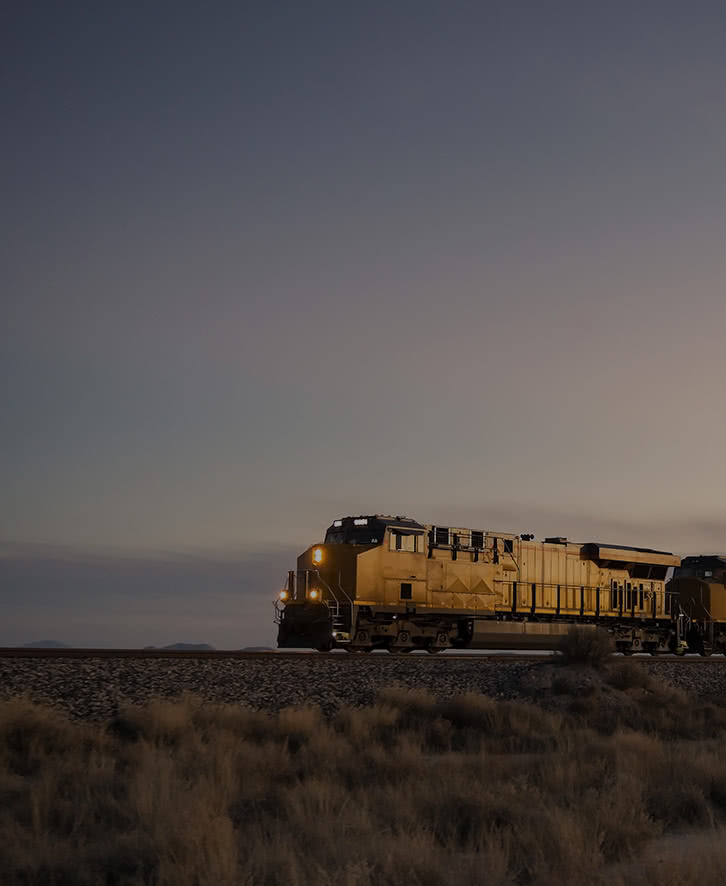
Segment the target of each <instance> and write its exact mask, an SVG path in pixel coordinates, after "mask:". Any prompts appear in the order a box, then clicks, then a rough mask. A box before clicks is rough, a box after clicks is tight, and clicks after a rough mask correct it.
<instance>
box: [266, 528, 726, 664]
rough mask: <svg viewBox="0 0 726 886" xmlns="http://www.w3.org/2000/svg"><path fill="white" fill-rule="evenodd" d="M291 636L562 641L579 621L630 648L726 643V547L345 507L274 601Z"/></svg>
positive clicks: (475, 643)
mask: <svg viewBox="0 0 726 886" xmlns="http://www.w3.org/2000/svg"><path fill="white" fill-rule="evenodd" d="M274 607H275V622H276V624H277V627H278V638H277V640H278V648H288V649H289V648H295V649H315V650H319V651H321V652H328V651H331V650H333V649H345V650H347V651H348V652H360V653H365V652H372V651H373V650H387V651H388V652H390V653H394V654H404V653H408V652H413V651H415V650H425V651H426V652H429V653H437V652H442V651H444V650H447V649H454V650H456V649H459V650H462V649H497V648H499V649H503V648H507V649H508V648H516V649H553V648H557V646H558V645H559V643H560V642H561V640H562V636H563V635H564V634H566V633H567V632H568V630H569V629H570V628H571V627H572V626H573V625H583V626H587V627H588V628H592V629H593V630H597V629H604V630H606V631H607V632H608V633H609V634H610V635H611V637H612V639H613V641H614V644H615V649H616V650H617V651H619V652H622V653H624V654H626V655H630V654H633V653H636V652H646V653H651V654H661V653H677V654H684V653H686V652H692V653H698V654H700V655H710V654H711V653H713V652H721V653H726V557H723V556H717V555H703V556H695V557H686V558H685V559H683V560H681V558H680V557H679V556H677V555H676V554H673V553H671V552H668V551H658V550H653V549H651V548H642V547H634V546H625V545H616V544H602V543H599V542H586V543H580V542H577V543H576V542H572V541H570V540H568V539H567V538H565V537H560V536H552V537H547V538H544V539H543V540H540V541H537V540H535V538H534V536H533V535H531V534H519V535H518V534H514V533H508V532H497V531H486V530H472V529H466V528H461V527H452V526H442V525H438V524H424V523H418V522H417V521H416V520H413V519H411V518H409V517H401V516H396V517H393V516H389V515H381V514H374V515H359V516H353V517H343V518H340V519H336V520H334V521H333V523H332V524H331V525H330V526H329V527H328V528H327V530H326V532H325V536H324V541H322V542H320V543H317V544H313V545H311V546H310V547H308V548H307V549H306V550H305V551H304V552H303V553H302V554H300V556H299V557H298V559H297V568H296V569H295V570H291V571H290V572H289V573H288V576H287V581H286V584H285V587H284V588H283V589H282V590H281V591H280V592H279V594H278V596H277V598H276V599H275V601H274Z"/></svg>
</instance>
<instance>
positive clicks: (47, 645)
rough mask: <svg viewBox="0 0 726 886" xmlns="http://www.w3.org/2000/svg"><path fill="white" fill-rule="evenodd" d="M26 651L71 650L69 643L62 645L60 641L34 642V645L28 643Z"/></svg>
mask: <svg viewBox="0 0 726 886" xmlns="http://www.w3.org/2000/svg"><path fill="white" fill-rule="evenodd" d="M23 648H24V649H69V648H70V647H69V646H68V644H67V643H61V641H60V640H34V641H33V642H32V643H26V644H25V646H24V647H23Z"/></svg>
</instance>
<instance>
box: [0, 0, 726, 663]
mask: <svg viewBox="0 0 726 886" xmlns="http://www.w3.org/2000/svg"><path fill="white" fill-rule="evenodd" d="M0 16H1V18H0V102H1V105H0V107H1V109H2V119H3V121H4V127H3V130H4V131H3V137H2V140H0V161H1V163H0V185H1V186H2V194H3V198H2V201H1V202H0V250H1V251H2V261H1V262H0V284H1V285H0V293H1V295H0V415H2V425H1V427H2V431H1V433H0V494H1V497H2V502H3V506H2V507H1V508H0V613H1V614H0V645H13V644H16V643H24V642H29V641H32V640H37V639H42V638H44V637H48V636H49V637H53V638H56V639H60V640H64V641H66V642H70V643H74V644H78V645H121V646H123V645H131V646H133V645H163V643H165V642H175V641H188V642H209V643H212V644H214V645H216V646H218V647H220V648H221V647H229V648H235V647H238V646H243V645H272V644H273V643H274V630H273V625H272V619H271V613H272V608H271V603H270V601H271V600H272V598H273V596H274V594H275V593H276V591H277V590H278V589H279V587H280V586H281V584H282V582H283V581H284V577H285V573H286V571H287V569H289V568H291V567H292V566H293V565H294V560H295V555H296V553H297V552H300V551H302V550H303V549H304V548H305V547H307V546H308V545H309V544H310V543H313V542H315V541H318V540H320V539H321V536H322V533H323V532H324V529H325V527H326V526H327V525H329V523H330V522H332V520H333V519H334V518H336V517H340V516H345V515H348V514H358V513H391V514H407V515H409V516H411V517H414V518H415V519H418V520H420V521H421V522H434V523H435V522H439V523H450V524H452V525H461V526H471V527H474V528H479V527H481V528H484V529H500V530H509V531H515V532H520V531H521V532H525V531H532V532H535V533H536V534H537V535H538V536H539V535H569V536H570V537H572V538H578V539H580V538H581V539H583V540H589V539H590V538H594V539H598V538H604V539H605V540H606V541H608V542H610V543H621V544H644V545H649V546H656V547H659V548H666V549H669V550H674V551H676V552H678V553H684V554H685V553H699V552H705V551H708V552H713V551H726V502H725V501H724V485H725V484H724V481H725V480H726V472H725V471H724V459H723V439H724V436H725V434H726V411H724V408H723V402H724V341H725V339H724V330H725V329H726V250H725V249H724V245H725V244H726V177H724V175H723V158H724V157H725V156H726V116H725V115H724V114H723V107H724V99H725V98H726V56H725V55H724V52H723V46H724V43H725V41H726V10H725V9H724V7H723V5H722V4H718V3H712V2H708V3H707V2H695V3H683V2H680V3H672V2H658V3H655V2H647V0H644V2H641V3H637V4H635V3H631V2H628V3H625V2H619V0H614V2H612V3H607V4H603V3H589V2H585V3H583V2H542V3H525V2H522V3H512V2H501V3H494V2H492V3H486V2H455V0H454V2H446V3H443V2H430V0H417V2H415V3H413V2H385V3H383V2H378V0H371V2H368V3H364V4H345V3H333V2H327V3H323V2H315V0H311V2H308V3H305V4H302V3H297V2H295V3H291V2H290V3H288V2H275V0H270V2H264V3H262V2H259V3H258V2H247V3H223V2H219V3H210V4H202V3H191V2H184V0H180V2H175V3H173V4H172V3H166V2H161V0H160V2H157V3H153V4H149V3H140V2H129V3H125V4H111V3H91V2H87V3H81V2H69V3H64V4H57V3H50V2H38V3H28V2H10V3H8V4H4V5H3V11H2V13H0Z"/></svg>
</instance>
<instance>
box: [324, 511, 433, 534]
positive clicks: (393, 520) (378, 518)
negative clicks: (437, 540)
mask: <svg viewBox="0 0 726 886" xmlns="http://www.w3.org/2000/svg"><path fill="white" fill-rule="evenodd" d="M356 520H368V521H370V522H371V523H373V522H375V523H378V524H380V523H382V524H383V525H384V526H405V527H406V528H408V529H421V530H423V529H425V528H426V527H425V526H423V525H422V524H421V523H417V522H416V521H415V520H412V519H411V518H410V517H392V516H391V515H390V514H360V515H358V516H355V517H340V518H339V519H338V520H335V521H333V524H332V526H333V527H336V528H337V526H339V525H343V524H346V525H347V524H350V523H353V524H354V525H362V524H356V523H355V521H356Z"/></svg>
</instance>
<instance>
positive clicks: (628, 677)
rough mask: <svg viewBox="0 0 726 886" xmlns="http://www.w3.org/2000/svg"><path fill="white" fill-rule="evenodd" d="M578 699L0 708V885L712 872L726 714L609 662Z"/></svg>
mask: <svg viewBox="0 0 726 886" xmlns="http://www.w3.org/2000/svg"><path fill="white" fill-rule="evenodd" d="M608 680H609V683H608ZM552 697H553V698H555V697H556V699H557V700H558V702H559V701H561V700H562V698H563V696H562V687H560V690H558V692H557V693H553V695H552ZM583 698H584V701H585V702H587V704H584V705H583V704H581V705H580V707H579V708H577V709H576V710H574V711H570V710H568V709H567V707H565V708H564V709H563V710H561V711H557V710H545V709H544V707H542V706H540V705H535V704H527V703H518V702H504V701H494V700H492V699H489V698H485V697H482V696H478V695H462V696H459V697H458V698H454V699H451V700H449V701H437V700H436V699H435V698H434V697H432V696H431V695H428V694H427V693H425V692H421V691H407V690H403V689H390V690H388V691H386V692H384V693H382V695H381V697H380V699H379V702H378V703H377V704H376V705H375V706H374V707H371V708H365V709H361V710H354V709H346V710H343V711H342V712H341V713H340V714H339V715H338V716H337V717H336V718H335V719H334V720H332V721H329V720H326V719H325V718H324V717H323V716H322V715H321V713H320V711H319V710H317V709H314V708H306V709H290V710H285V711H282V712H281V713H280V714H278V715H275V716H267V715H265V714H261V713H255V712H252V711H247V710H245V709H243V708H239V707H233V706H216V705H208V704H203V703H202V702H200V701H199V700H197V699H194V698H183V699H182V700H181V701H179V702H174V703H172V702H167V701H157V702H155V703H153V704H151V705H149V706H147V707H143V708H141V707H140V708H129V709H128V710H126V711H125V712H124V713H123V714H122V716H120V717H118V718H117V719H116V720H115V721H114V722H113V723H110V724H104V725H103V726H100V725H92V724H79V723H71V722H69V721H67V720H65V719H63V718H62V717H60V716H58V715H57V714H55V713H53V712H52V711H49V710H47V709H44V708H41V707H38V706H35V705H33V704H31V703H30V702H27V701H22V700H21V701H13V702H6V703H3V704H1V705H0V883H2V884H22V886H34V884H48V886H70V884H73V886H101V884H103V886H136V884H149V886H152V884H153V886H206V884H209V886H212V884H215V886H225V884H229V886H231V884H246V886H252V884H255V886H256V884H260V886H277V884H280V886H282V884H285V886H287V884H292V886H313V884H314V886H333V884H335V886H370V884H374V883H375V884H380V886H403V884H412V886H435V884H451V886H454V884H456V886H459V884H461V886H467V884H472V886H473V884H480V883H483V882H486V883H487V884H491V886H497V884H515V883H517V884H528V886H535V884H541V886H549V884H578V886H580V884H583V883H606V882H607V883H608V884H615V886H618V884H621V883H622V884H625V883H628V884H630V883H635V884H670V883H672V884H674V886H675V884H681V886H688V884H691V883H692V884H694V886H695V884H696V883H698V884H703V883H708V882H715V879H714V877H718V880H719V882H722V881H723V876H724V871H726V849H724V848H723V845H722V842H720V841H719V833H720V831H719V828H720V826H721V824H722V822H723V820H724V816H726V743H724V740H723V739H724V738H725V737H726V709H724V708H721V707H716V706H714V705H699V704H695V703H691V702H689V701H688V700H687V699H686V698H685V697H683V696H679V695H674V694H673V693H668V692H667V691H666V690H665V689H663V688H661V687H659V686H658V685H657V684H654V683H652V682H650V681H643V680H642V678H640V677H637V676H634V673H631V672H630V671H628V672H627V673H626V672H625V671H616V670H611V671H610V672H609V674H606V676H605V679H604V680H601V681H600V684H598V685H596V686H595V688H594V689H593V690H592V691H590V690H588V692H587V693H586V694H585V695H584V696H583ZM613 698H615V699H616V700H617V702H618V704H616V705H613V704H612V701H613ZM606 699H609V700H610V704H609V705H606V704H605V700H606ZM582 700H583V699H582V698H580V699H577V698H573V702H574V701H580V702H582ZM565 702H567V699H565ZM667 705H670V706H671V707H670V710H667V709H665V710H664V708H665V707H666V706H667ZM674 723H678V724H680V725H674ZM691 833H694V834H696V835H698V836H693V837H691V836H687V837H684V836H683V834H691ZM684 840H693V841H695V842H694V843H693V844H690V843H688V844H684V843H683V841H684ZM685 845H687V846H688V853H687V854H686V857H688V854H689V853H690V850H691V849H693V850H694V852H695V853H696V855H697V857H696V861H697V863H695V862H694V863H689V862H687V861H684V860H683V857H682V855H680V854H679V850H681V849H683V847H684V846H685Z"/></svg>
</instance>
